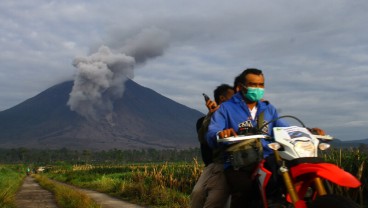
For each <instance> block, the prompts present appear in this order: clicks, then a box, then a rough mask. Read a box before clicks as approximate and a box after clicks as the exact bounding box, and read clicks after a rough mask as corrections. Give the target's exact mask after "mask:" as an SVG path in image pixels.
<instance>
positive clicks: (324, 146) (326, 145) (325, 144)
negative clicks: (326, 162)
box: [318, 143, 331, 150]
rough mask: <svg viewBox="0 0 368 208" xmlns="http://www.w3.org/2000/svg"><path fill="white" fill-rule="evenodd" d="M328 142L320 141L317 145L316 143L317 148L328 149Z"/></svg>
mask: <svg viewBox="0 0 368 208" xmlns="http://www.w3.org/2000/svg"><path fill="white" fill-rule="evenodd" d="M330 146H331V145H330V144H327V143H320V144H319V145H318V148H319V149H320V150H326V149H328V148H330Z"/></svg>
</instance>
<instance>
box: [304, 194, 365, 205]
mask: <svg viewBox="0 0 368 208" xmlns="http://www.w3.org/2000/svg"><path fill="white" fill-rule="evenodd" d="M308 207H309V208H327V207H328V208H360V206H359V205H358V204H357V203H355V202H354V201H352V200H351V199H347V198H345V197H343V196H339V195H334V194H328V195H324V196H320V197H318V198H317V199H316V200H314V201H313V202H312V204H311V206H308Z"/></svg>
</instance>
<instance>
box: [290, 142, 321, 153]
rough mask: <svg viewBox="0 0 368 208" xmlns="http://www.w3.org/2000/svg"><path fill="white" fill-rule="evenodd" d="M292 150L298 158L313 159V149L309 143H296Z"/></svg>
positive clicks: (311, 143)
mask: <svg viewBox="0 0 368 208" xmlns="http://www.w3.org/2000/svg"><path fill="white" fill-rule="evenodd" d="M294 145H295V146H294V149H295V151H296V152H297V153H298V155H299V157H315V156H316V155H315V147H314V144H313V142H311V141H297V142H295V144H294Z"/></svg>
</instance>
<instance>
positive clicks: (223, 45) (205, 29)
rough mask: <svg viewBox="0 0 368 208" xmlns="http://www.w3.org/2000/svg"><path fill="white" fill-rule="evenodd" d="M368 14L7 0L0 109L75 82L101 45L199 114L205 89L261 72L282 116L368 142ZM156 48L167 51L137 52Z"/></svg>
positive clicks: (303, 3) (311, 6) (324, 7)
mask: <svg viewBox="0 0 368 208" xmlns="http://www.w3.org/2000/svg"><path fill="white" fill-rule="evenodd" d="M367 11H368V2H367V1H365V0H354V1H349V0H323V1H320V0H318V1H317V0H295V1H290V0H272V1H266V0H258V1H250V0H242V1H223V0H222V1H219V0H202V1H192V0H175V1H171V0H151V1H149V0H134V1H119V0H115V1H91V0H88V1H87V0H86V1H82V0H73V1H72V0H70V1H61V0H58V1H56V0H55V1H46V0H44V1H43V0H27V1H26V0H23V1H22V0H19V1H13V0H2V1H0V67H1V68H0V89H1V93H0V111H1V110H6V109H8V108H10V107H13V106H15V105H17V104H19V103H21V102H23V101H25V100H26V99H28V98H31V97H33V96H35V95H37V94H38V93H40V92H42V91H43V90H45V89H47V88H48V87H51V86H53V85H55V84H58V83H60V82H62V81H66V80H72V79H74V77H75V76H77V74H78V73H79V74H80V72H78V68H77V67H75V66H76V64H75V60H78V61H80V60H82V61H81V62H83V63H84V62H85V61H86V60H90V58H91V57H94V55H93V56H91V55H92V54H96V53H97V52H98V51H99V49H101V46H103V47H105V48H107V49H106V51H107V52H108V53H112V54H114V56H115V57H121V56H124V57H125V55H126V56H127V59H129V60H130V61H132V60H131V59H130V57H134V58H135V64H133V66H132V68H133V72H131V73H130V75H129V77H131V78H133V80H134V81H135V82H137V83H138V84H140V85H143V86H145V87H148V88H151V89H153V90H155V91H157V92H158V93H160V94H162V95H164V96H166V97H168V98H170V99H173V100H175V101H177V102H179V103H182V104H184V105H186V106H188V107H191V108H193V109H197V110H200V111H201V112H206V109H205V106H204V101H203V97H202V92H205V93H206V94H208V95H210V96H211V97H213V89H214V88H215V87H216V86H218V85H220V84H222V83H228V84H231V85H232V83H233V79H234V77H235V76H236V75H238V74H239V73H240V72H241V71H243V70H244V69H245V68H249V67H256V68H259V69H262V70H263V72H264V74H265V77H266V91H265V98H266V99H267V100H269V101H270V102H271V103H272V104H274V105H275V106H276V107H277V108H278V109H279V110H280V114H281V115H286V114H289V115H294V116H296V117H298V118H299V119H301V120H302V121H304V123H305V124H306V125H307V126H310V127H315V126H318V127H320V128H323V129H325V130H326V132H327V133H328V134H330V135H333V136H335V137H336V138H339V139H342V140H356V139H365V138H368V128H367V127H368V110H366V109H367V104H368V102H367V101H368V95H367V94H368V93H367V91H368V84H367V83H368V81H367V80H368V35H367V34H368V27H367V20H368V13H367ZM147 31H148V32H147ZM150 31H159V32H158V33H155V34H153V33H150ZM147 33H148V34H150V35H151V36H149V37H150V38H148V39H147V38H144V35H142V34H147ZM157 34H161V35H157ZM163 37H164V38H163ZM147 45H148V46H149V47H151V48H158V46H160V51H159V53H157V54H151V53H150V54H148V56H143V55H142V54H139V52H137V50H138V51H139V50H142V51H143V49H142V47H146V46H147ZM161 46H162V47H161ZM103 47H102V48H103ZM146 52H147V51H146ZM149 52H151V51H149ZM98 60H100V59H98ZM109 61H111V59H109ZM73 63H74V65H73ZM119 80H120V79H119ZM193 126H194V123H193ZM193 128H194V127H193Z"/></svg>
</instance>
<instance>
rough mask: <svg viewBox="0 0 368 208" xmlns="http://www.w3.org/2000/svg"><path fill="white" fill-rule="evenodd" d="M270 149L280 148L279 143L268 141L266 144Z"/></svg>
mask: <svg viewBox="0 0 368 208" xmlns="http://www.w3.org/2000/svg"><path fill="white" fill-rule="evenodd" d="M267 146H268V147H269V148H270V149H272V150H278V149H280V148H281V145H280V144H279V143H276V142H273V143H269V144H268V145H267Z"/></svg>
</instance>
